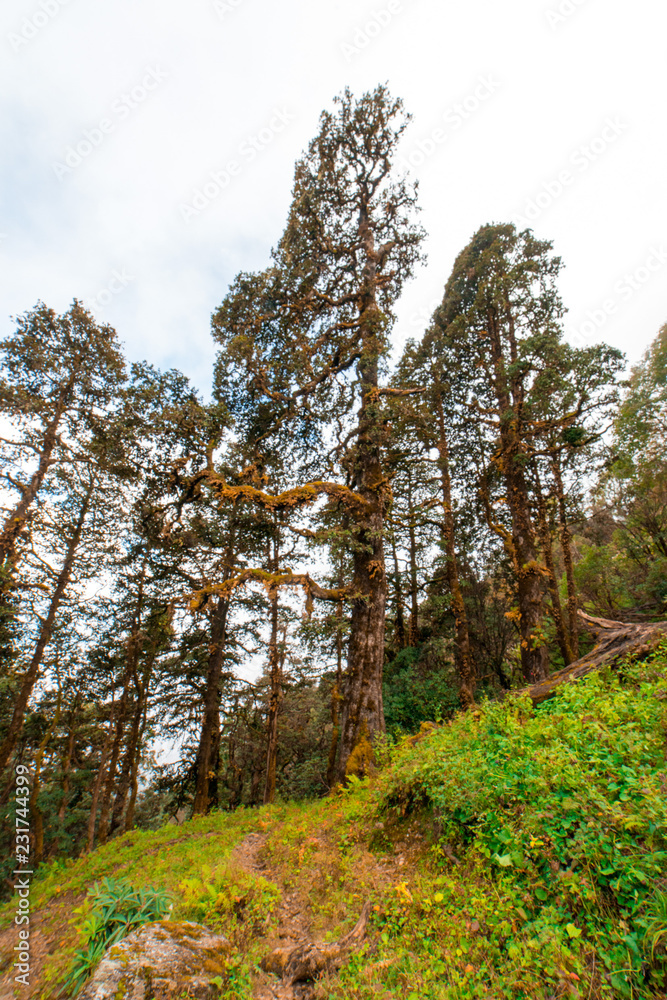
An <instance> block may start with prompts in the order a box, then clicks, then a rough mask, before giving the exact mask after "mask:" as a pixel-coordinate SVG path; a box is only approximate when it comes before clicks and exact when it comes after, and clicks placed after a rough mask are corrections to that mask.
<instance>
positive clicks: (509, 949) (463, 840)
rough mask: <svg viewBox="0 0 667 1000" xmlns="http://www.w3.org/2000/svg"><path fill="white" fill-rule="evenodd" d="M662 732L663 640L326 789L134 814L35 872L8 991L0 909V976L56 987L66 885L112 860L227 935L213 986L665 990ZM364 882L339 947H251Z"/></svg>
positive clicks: (68, 927)
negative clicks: (339, 957) (276, 963)
mask: <svg viewBox="0 0 667 1000" xmlns="http://www.w3.org/2000/svg"><path fill="white" fill-rule="evenodd" d="M666 740H667V648H665V647H663V648H662V649H661V650H659V651H658V652H657V653H656V654H655V655H654V656H653V657H652V658H651V659H650V661H648V662H647V663H644V664H641V665H639V664H637V665H630V666H627V667H625V668H622V669H621V670H620V671H619V672H618V673H615V674H612V673H611V672H607V673H602V674H596V675H592V676H590V677H587V678H585V679H584V680H582V681H579V682H577V683H574V684H570V685H565V686H564V687H563V688H562V690H559V692H558V693H557V695H556V696H555V697H554V698H553V699H552V700H550V701H549V702H547V703H545V704H544V705H541V706H539V707H538V708H534V707H533V706H532V704H531V703H530V700H529V699H527V698H517V699H513V698H511V699H508V700H507V701H506V702H504V703H502V704H501V703H488V704H486V705H483V706H481V707H480V709H479V710H478V711H476V712H469V713H467V714H466V715H465V716H464V715H462V716H459V717H457V718H456V719H455V720H453V721H452V722H451V723H447V724H445V725H442V726H430V727H429V726H426V727H424V730H423V732H422V733H421V734H419V735H418V736H416V737H412V738H409V739H406V740H405V741H404V742H403V743H402V745H401V746H400V747H399V748H397V749H396V751H395V753H394V755H393V760H392V762H391V764H389V765H388V766H387V767H386V768H384V769H383V770H382V771H381V772H380V773H379V774H378V775H376V776H375V777H373V778H371V779H363V780H361V781H359V780H354V781H352V782H351V784H350V786H349V787H348V788H347V789H341V790H339V792H338V793H337V794H334V795H332V796H330V797H329V798H327V799H322V800H318V801H310V802H302V803H281V804H277V805H274V806H269V807H264V808H261V809H239V810H236V811H235V812H233V813H213V814H211V815H209V816H207V817H202V818H198V819H195V820H192V821H189V822H185V823H183V824H182V825H180V826H178V825H174V824H169V825H167V826H164V827H162V828H161V829H159V830H156V831H145V830H134V831H132V832H131V833H129V834H126V835H124V836H123V837H120V838H118V839H117V840H114V841H113V842H112V843H109V844H107V845H105V846H104V847H102V848H99V849H97V850H96V851H94V852H93V853H92V854H90V855H88V856H86V857H83V858H80V859H77V860H72V861H68V862H63V863H52V864H50V865H49V866H46V867H44V868H43V869H41V870H40V872H39V873H38V874H37V875H36V876H35V878H34V881H33V884H32V890H31V907H32V916H31V921H32V922H31V948H32V985H31V988H30V991H29V992H26V991H23V992H21V990H20V989H19V988H17V989H16V990H15V989H14V985H15V984H14V983H13V975H12V968H11V963H12V961H13V957H12V949H13V947H14V942H15V939H16V932H15V929H14V928H13V927H11V924H10V922H11V920H12V917H13V913H14V910H15V903H11V902H10V903H8V904H6V905H5V906H4V907H3V908H2V909H1V910H0V998H2V1000H5V998H6V1000H10V998H13V997H21V998H27V997H30V998H31V1000H33V998H34V1000H47V998H48V1000H53V998H55V997H56V995H57V993H58V990H59V984H61V983H62V981H63V980H64V978H65V977H66V975H67V973H68V970H69V969H70V967H71V964H72V961H73V957H74V953H75V951H76V949H77V948H80V947H81V946H82V943H84V942H83V925H84V921H85V919H86V917H87V916H89V914H90V908H91V904H90V901H89V899H88V898H87V896H86V893H87V891H88V890H89V889H90V887H91V886H92V885H93V884H94V883H95V882H96V881H99V880H100V879H102V878H112V879H123V880H127V881H128V882H130V883H131V884H132V885H133V886H135V887H137V888H139V887H141V886H148V885H152V886H156V887H161V888H164V889H166V890H167V891H168V892H170V893H171V895H172V898H173V900H174V908H173V911H172V917H173V919H178V920H193V921H197V922H199V923H202V924H205V925H206V926H207V927H209V928H211V930H213V931H214V932H216V933H222V934H224V935H225V936H226V937H227V938H228V940H229V942H230V945H231V950H230V952H229V954H228V955H227V956H226V958H225V975H224V977H218V978H217V981H216V987H215V988H216V990H217V994H218V996H219V997H220V998H221V1000H293V998H297V997H301V998H304V1000H305V998H308V1000H334V998H335V1000H343V998H344V1000H390V998H403V1000H483V998H484V1000H490V998H493V1000H501V998H506V1000H556V998H563V997H582V998H585V1000H601V998H611V997H619V998H621V997H623V998H624V997H628V998H631V1000H635V998H637V1000H638V998H649V997H651V998H663V1000H664V998H665V996H667V977H666V975H665V973H666V971H667V952H666V950H665V941H666V940H667V796H666V794H665V793H666V791H667V762H666V756H665V755H666V747H667V743H666ZM366 904H370V919H369V921H368V926H367V929H366V933H365V934H364V935H363V939H362V940H361V941H359V942H358V943H357V944H356V945H355V947H353V948H351V949H350V950H349V952H346V954H345V955H344V960H343V961H342V962H341V964H340V967H339V968H331V969H329V970H328V971H325V972H324V973H323V974H322V975H321V976H319V977H318V978H316V979H315V980H313V981H310V982H308V981H306V982H296V983H295V984H294V985H287V982H285V981H283V980H282V979H281V978H279V977H278V976H277V975H274V974H273V973H272V972H271V971H264V970H263V969H262V967H261V964H260V963H262V960H264V959H266V957H267V956H268V955H270V954H271V953H272V952H274V950H275V949H282V950H284V949H291V948H293V947H296V946H297V945H299V944H303V943H311V944H312V943H315V944H317V945H320V946H327V945H330V944H332V943H334V942H337V941H339V940H340V939H341V938H342V937H343V936H344V935H345V934H347V933H348V932H350V930H351V929H352V927H353V926H354V925H355V923H356V922H357V920H358V918H359V916H360V914H361V913H362V911H364V908H365V906H366ZM2 928H4V930H3V929H2Z"/></svg>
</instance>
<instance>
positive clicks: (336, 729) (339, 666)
mask: <svg viewBox="0 0 667 1000" xmlns="http://www.w3.org/2000/svg"><path fill="white" fill-rule="evenodd" d="M342 575H343V574H342V561H341V572H340V574H339V586H342ZM336 619H337V622H338V626H337V628H336V681H335V683H334V686H333V688H332V690H331V725H332V729H331V745H330V747H329V762H328V765H327V785H328V786H329V788H333V786H334V784H335V782H336V756H337V753H338V741H339V739H340V703H341V690H342V686H343V602H342V601H339V602H338V604H337V605H336Z"/></svg>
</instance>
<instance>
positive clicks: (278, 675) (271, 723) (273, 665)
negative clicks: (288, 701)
mask: <svg viewBox="0 0 667 1000" xmlns="http://www.w3.org/2000/svg"><path fill="white" fill-rule="evenodd" d="M276 549H277V546H276ZM274 556H275V557H276V558H274V560H273V566H274V570H273V572H276V570H277V566H276V563H277V551H274ZM270 600H271V635H270V637H269V685H270V687H269V712H268V718H267V727H266V728H267V749H266V780H265V782H264V805H268V804H269V803H271V802H273V801H274V800H275V797H276V764H277V761H278V711H279V709H280V699H281V694H282V669H281V666H282V664H281V656H280V650H279V649H278V591H277V590H276V589H275V588H274V589H272V590H271V597H270Z"/></svg>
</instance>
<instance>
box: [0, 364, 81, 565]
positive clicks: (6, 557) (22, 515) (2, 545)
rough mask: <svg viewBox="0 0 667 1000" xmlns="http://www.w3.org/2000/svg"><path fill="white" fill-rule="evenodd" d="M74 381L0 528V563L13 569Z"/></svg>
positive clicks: (65, 391)
mask: <svg viewBox="0 0 667 1000" xmlns="http://www.w3.org/2000/svg"><path fill="white" fill-rule="evenodd" d="M73 384H74V380H73V379H71V380H70V382H69V383H68V385H67V386H66V387H65V389H64V390H63V392H62V393H61V396H60V398H59V400H58V403H57V405H56V409H55V412H54V414H53V417H52V418H51V420H50V421H49V423H48V424H47V425H46V427H45V428H44V437H43V438H42V450H41V452H40V454H39V461H38V463H37V468H36V469H35V472H34V473H33V475H32V477H31V479H30V482H29V483H28V484H27V486H25V487H23V488H22V493H21V499H20V500H19V502H18V503H17V504H16V506H15V507H14V509H13V510H12V511H10V513H9V514H8V515H7V517H6V518H5V523H4V525H3V526H2V531H0V566H9V567H11V568H12V569H13V567H14V561H15V558H16V540H17V538H18V537H19V535H20V534H21V532H22V531H23V529H24V527H25V525H26V522H27V520H28V515H29V513H30V508H31V507H32V505H33V503H34V501H35V498H36V496H37V494H38V493H39V491H40V489H41V487H42V484H43V482H44V479H45V478H46V474H47V472H48V471H49V468H50V466H51V456H52V454H53V449H54V448H55V446H56V444H57V441H58V425H59V424H60V421H61V419H62V415H63V413H64V412H65V408H66V404H67V398H68V396H69V393H70V392H71V389H72V386H73Z"/></svg>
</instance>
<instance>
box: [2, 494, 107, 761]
mask: <svg viewBox="0 0 667 1000" xmlns="http://www.w3.org/2000/svg"><path fill="white" fill-rule="evenodd" d="M93 490H94V483H93V482H91V484H90V486H89V488H88V491H87V493H86V495H85V497H84V499H83V502H82V504H81V508H80V510H79V516H78V518H77V521H76V525H75V527H74V532H73V534H72V537H71V539H70V542H69V545H68V546H67V552H66V554H65V560H64V562H63V565H62V568H61V570H60V573H59V574H58V579H57V581H56V587H55V590H54V591H53V595H52V597H51V602H50V604H49V610H48V613H47V615H46V618H45V619H44V622H43V623H42V627H41V629H40V633H39V638H38V640H37V645H36V646H35V651H34V653H33V655H32V659H31V661H30V665H29V667H28V669H27V670H26V672H25V674H24V675H23V680H22V682H21V689H20V691H19V693H18V696H17V698H16V704H15V706H14V713H13V715H12V720H11V722H10V724H9V729H8V730H7V734H6V736H5V738H4V740H3V741H2V744H1V745H0V772H2V771H3V770H4V769H5V767H6V766H7V764H8V762H9V759H10V757H11V755H12V753H13V751H14V747H15V746H16V741H17V740H18V737H19V733H20V732H21V729H22V727H23V719H24V717H25V712H26V708H27V707H28V701H29V700H30V695H31V694H32V689H33V687H34V686H35V681H36V680H37V676H38V674H39V668H40V666H41V664H42V660H43V658H44V652H45V650H46V647H47V646H48V644H49V642H50V640H51V636H52V634H53V628H54V625H55V622H56V616H57V614H58V610H59V608H60V603H61V601H62V599H63V596H64V594H65V591H66V589H67V586H68V584H69V581H70V577H71V575H72V570H73V568H74V562H75V559H76V554H77V550H78V548H79V544H80V542H81V536H82V534H83V526H84V524H85V521H86V516H87V514H88V509H89V507H90V503H91V500H92V496H93Z"/></svg>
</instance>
